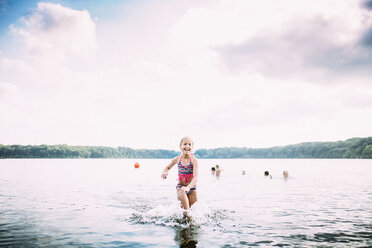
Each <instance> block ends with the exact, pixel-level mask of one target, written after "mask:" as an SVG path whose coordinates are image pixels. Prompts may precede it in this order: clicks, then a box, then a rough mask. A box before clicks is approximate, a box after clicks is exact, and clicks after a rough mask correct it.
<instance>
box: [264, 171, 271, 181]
mask: <svg viewBox="0 0 372 248" xmlns="http://www.w3.org/2000/svg"><path fill="white" fill-rule="evenodd" d="M264 176H265V177H267V178H270V179H271V178H273V177H272V176H271V175H270V173H269V172H268V171H265V172H264Z"/></svg>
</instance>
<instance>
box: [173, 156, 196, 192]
mask: <svg viewBox="0 0 372 248" xmlns="http://www.w3.org/2000/svg"><path fill="white" fill-rule="evenodd" d="M181 161H182V155H181V157H180V160H179V161H178V184H177V187H176V188H177V189H179V188H182V187H184V186H187V185H188V184H189V183H190V182H191V180H192V178H193V176H194V173H193V166H192V160H191V156H190V164H188V165H183V164H182V162H181ZM194 190H196V187H193V188H191V189H190V190H189V191H188V192H186V193H187V194H188V195H189V194H191V193H192V192H193V191H194Z"/></svg>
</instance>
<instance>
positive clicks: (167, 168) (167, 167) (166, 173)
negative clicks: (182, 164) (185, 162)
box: [161, 156, 179, 179]
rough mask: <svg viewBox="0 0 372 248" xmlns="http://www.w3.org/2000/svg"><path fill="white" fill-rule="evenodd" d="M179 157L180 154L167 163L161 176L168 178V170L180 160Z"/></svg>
mask: <svg viewBox="0 0 372 248" xmlns="http://www.w3.org/2000/svg"><path fill="white" fill-rule="evenodd" d="M178 157H179V156H177V157H175V158H173V159H172V161H171V162H170V163H169V165H167V166H166V167H165V168H164V170H163V173H162V174H161V178H163V179H166V178H167V176H168V171H169V170H170V169H172V167H173V166H174V165H175V164H176V163H177V162H178Z"/></svg>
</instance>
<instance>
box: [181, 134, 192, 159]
mask: <svg viewBox="0 0 372 248" xmlns="http://www.w3.org/2000/svg"><path fill="white" fill-rule="evenodd" d="M193 149H194V141H193V140H192V139H191V138H190V137H188V136H187V137H184V138H182V139H181V142H180V150H181V152H182V154H184V155H191V154H192V150H193Z"/></svg>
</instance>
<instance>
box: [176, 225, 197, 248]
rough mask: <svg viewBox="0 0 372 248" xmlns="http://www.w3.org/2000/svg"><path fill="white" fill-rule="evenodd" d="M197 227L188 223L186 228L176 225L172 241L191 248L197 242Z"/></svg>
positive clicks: (182, 246) (183, 247)
mask: <svg viewBox="0 0 372 248" xmlns="http://www.w3.org/2000/svg"><path fill="white" fill-rule="evenodd" d="M198 229H199V228H198V227H196V226H193V225H190V226H189V227H187V228H182V227H176V228H175V233H176V235H175V237H174V241H176V243H177V244H178V245H179V246H180V247H181V248H193V247H197V244H198Z"/></svg>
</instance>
